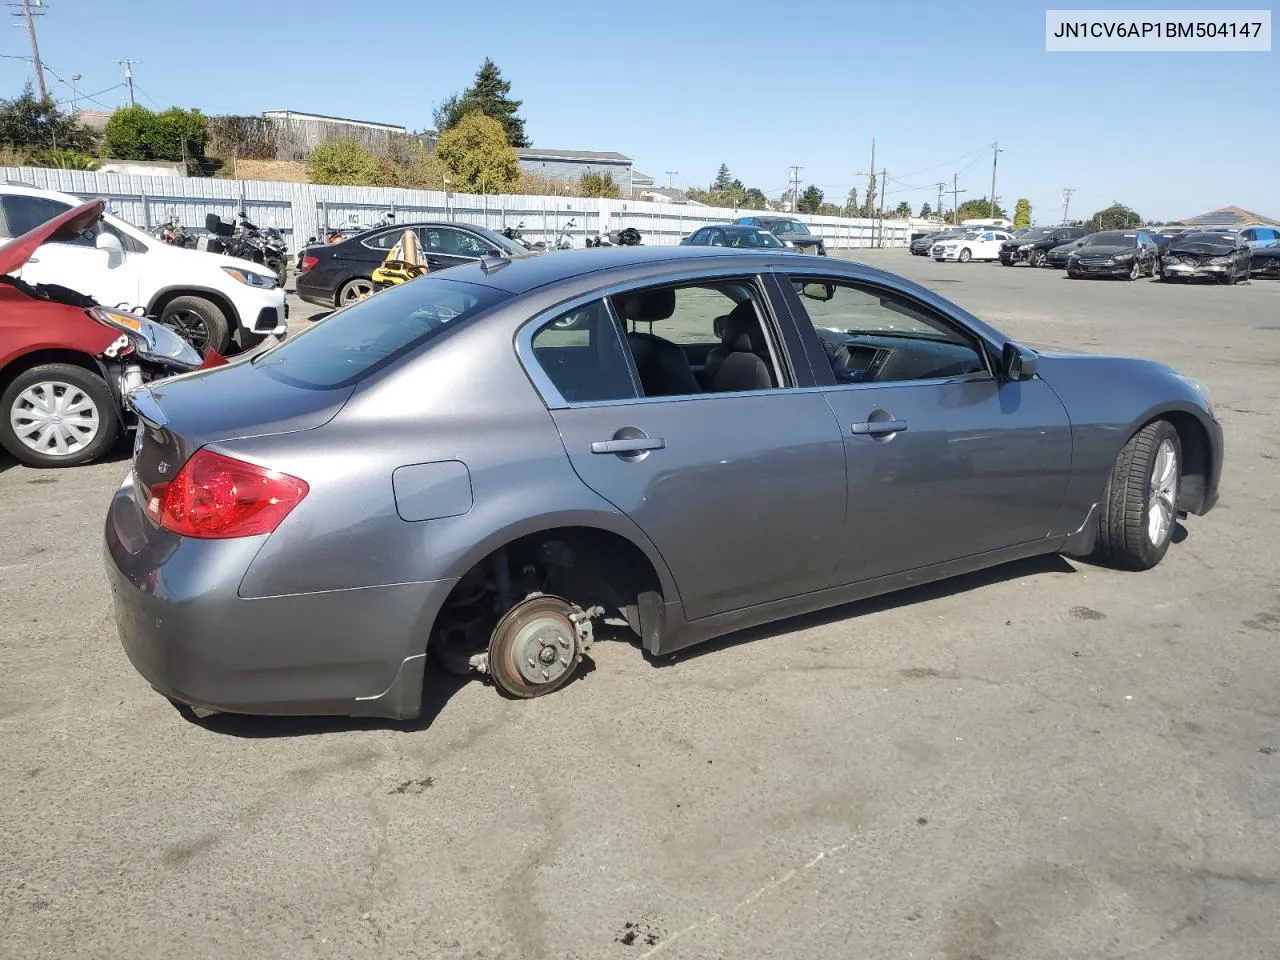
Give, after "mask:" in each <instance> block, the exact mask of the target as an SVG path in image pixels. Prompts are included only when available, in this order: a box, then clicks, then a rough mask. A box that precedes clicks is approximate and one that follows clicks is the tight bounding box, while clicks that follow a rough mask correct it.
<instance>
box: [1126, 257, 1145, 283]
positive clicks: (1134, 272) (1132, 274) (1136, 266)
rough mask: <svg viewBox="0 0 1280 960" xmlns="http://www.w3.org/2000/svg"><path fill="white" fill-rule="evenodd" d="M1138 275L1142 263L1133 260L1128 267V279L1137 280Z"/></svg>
mask: <svg viewBox="0 0 1280 960" xmlns="http://www.w3.org/2000/svg"><path fill="white" fill-rule="evenodd" d="M1140 276H1142V264H1140V263H1139V262H1138V261H1137V260H1134V261H1133V266H1132V267H1130V268H1129V279H1130V280H1137V279H1138V278H1139V277H1140Z"/></svg>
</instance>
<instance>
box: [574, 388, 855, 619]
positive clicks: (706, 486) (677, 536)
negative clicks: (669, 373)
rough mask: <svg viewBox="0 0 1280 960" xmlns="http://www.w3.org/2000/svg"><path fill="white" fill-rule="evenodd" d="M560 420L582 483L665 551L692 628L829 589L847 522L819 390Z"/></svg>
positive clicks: (581, 412) (596, 410) (650, 404)
mask: <svg viewBox="0 0 1280 960" xmlns="http://www.w3.org/2000/svg"><path fill="white" fill-rule="evenodd" d="M552 416H553V417H554V418H555V421H556V424H557V426H558V427H559V430H560V435H561V437H562V439H563V440H564V444H565V449H566V450H567V451H568V454H569V458H570V460H571V461H572V463H573V467H574V469H575V470H576V471H577V473H578V476H579V477H581V478H582V480H583V482H584V483H586V484H587V485H588V486H589V487H591V488H592V489H593V490H595V491H596V492H597V493H599V494H600V495H601V496H603V497H604V498H605V499H607V500H608V501H610V502H611V503H612V504H613V505H614V506H616V507H617V508H618V509H619V510H621V511H622V512H623V513H625V514H627V516H629V517H630V518H631V519H632V520H633V521H635V523H636V524H637V525H638V526H639V527H640V528H641V529H642V530H643V531H644V532H645V534H646V535H648V537H649V538H650V539H651V540H652V541H653V543H654V544H655V545H656V546H657V548H658V550H659V552H660V553H661V554H662V556H663V558H664V559H665V560H666V562H667V564H668V565H669V567H670V568H671V572H672V573H673V574H674V576H675V578H676V582H677V584H678V585H679V588H680V594H681V599H682V600H683V603H684V608H685V615H686V616H687V617H688V618H689V619H697V618H700V617H706V616H711V615H713V614H717V613H723V612H725V611H728V610H734V609H738V608H742V607H747V606H751V605H753V604H758V603H765V602H768V601H770V600H777V599H781V598H784V597H790V596H795V595H798V594H801V593H807V592H809V591H812V590H819V589H822V588H823V587H826V586H828V585H830V583H831V582H832V575H833V571H834V569H835V563H836V550H837V549H838V546H839V544H840V541H841V536H842V533H843V531H844V523H845V496H846V479H845V454H844V450H843V445H842V441H841V439H840V433H839V429H838V427H837V424H836V422H835V420H834V419H833V418H832V414H831V409H830V407H828V405H827V403H826V401H825V400H824V399H823V396H822V394H821V393H820V392H817V391H760V392H759V393H757V394H754V395H742V394H733V395H725V396H719V397H714V396H698V397H686V398H682V399H672V400H651V401H647V402H638V403H632V404H614V405H608V406H597V407H578V408H571V409H565V410H553V411H552ZM610 441H615V442H614V443H610ZM659 442H660V443H659ZM593 444H594V445H595V449H596V450H598V451H600V452H596V453H593V452H592V447H593Z"/></svg>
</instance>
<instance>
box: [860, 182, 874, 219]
mask: <svg viewBox="0 0 1280 960" xmlns="http://www.w3.org/2000/svg"><path fill="white" fill-rule="evenodd" d="M862 215H863V216H864V217H874V216H875V215H876V175H875V174H874V173H873V174H871V179H870V181H869V182H868V184H867V198H866V199H865V200H864V201H863V203H862Z"/></svg>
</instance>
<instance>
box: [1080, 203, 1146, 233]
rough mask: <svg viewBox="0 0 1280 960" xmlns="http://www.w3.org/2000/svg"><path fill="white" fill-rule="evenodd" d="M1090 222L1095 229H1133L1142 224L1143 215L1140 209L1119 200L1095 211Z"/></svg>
mask: <svg viewBox="0 0 1280 960" xmlns="http://www.w3.org/2000/svg"><path fill="white" fill-rule="evenodd" d="M1089 222H1090V223H1092V224H1093V228H1094V229H1095V230H1131V229H1133V228H1134V227H1140V226H1142V217H1141V215H1140V214H1139V213H1138V211H1136V210H1134V209H1132V208H1130V207H1126V206H1125V205H1124V204H1123V203H1121V202H1120V201H1119V200H1117V201H1115V202H1114V203H1112V204H1111V206H1109V207H1106V208H1104V209H1102V210H1099V211H1098V212H1097V213H1095V214H1094V215H1093V216H1092V217H1091V218H1090V221H1089Z"/></svg>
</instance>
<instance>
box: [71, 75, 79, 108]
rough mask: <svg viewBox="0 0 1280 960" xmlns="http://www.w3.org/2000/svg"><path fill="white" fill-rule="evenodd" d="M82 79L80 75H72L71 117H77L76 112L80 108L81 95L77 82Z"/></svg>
mask: <svg viewBox="0 0 1280 960" xmlns="http://www.w3.org/2000/svg"><path fill="white" fill-rule="evenodd" d="M79 79H80V74H78V73H73V74H72V75H71V115H72V116H75V114H76V111H77V110H78V109H79V108H80V94H79V92H78V91H77V90H76V81H77V80H79Z"/></svg>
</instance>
